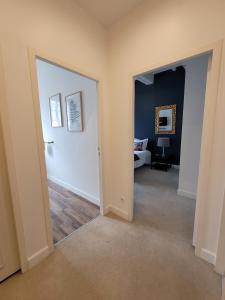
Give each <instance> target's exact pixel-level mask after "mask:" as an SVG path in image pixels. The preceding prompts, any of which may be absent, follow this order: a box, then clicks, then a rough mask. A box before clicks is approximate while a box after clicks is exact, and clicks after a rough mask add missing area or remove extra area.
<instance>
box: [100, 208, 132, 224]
mask: <svg viewBox="0 0 225 300" xmlns="http://www.w3.org/2000/svg"><path fill="white" fill-rule="evenodd" d="M109 212H112V213H114V214H115V215H117V216H119V217H120V218H122V219H124V220H126V221H129V215H128V213H127V212H126V211H124V210H122V209H120V208H117V207H115V206H113V205H108V206H106V208H105V211H104V213H105V214H107V213H109Z"/></svg>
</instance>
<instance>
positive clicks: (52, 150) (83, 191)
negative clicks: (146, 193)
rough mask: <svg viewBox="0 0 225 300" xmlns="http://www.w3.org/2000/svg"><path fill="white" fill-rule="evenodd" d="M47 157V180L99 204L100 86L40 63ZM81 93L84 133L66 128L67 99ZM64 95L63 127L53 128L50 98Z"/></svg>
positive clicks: (38, 68)
mask: <svg viewBox="0 0 225 300" xmlns="http://www.w3.org/2000/svg"><path fill="white" fill-rule="evenodd" d="M37 72H38V85H39V97H40V104H41V116H42V129H43V136H44V141H54V144H50V145H46V147H45V158H46V167H47V174H48V178H49V179H52V180H53V181H55V182H56V183H58V184H61V185H63V186H64V187H66V188H68V189H69V190H71V191H73V192H75V193H77V194H79V195H80V196H82V197H85V198H86V199H87V200H89V201H91V202H94V203H95V204H97V205H99V204H100V196H99V156H98V117H97V114H98V111H97V108H98V104H97V101H98V100H97V83H96V81H94V80H91V79H88V78H85V77H83V76H80V75H77V74H75V73H72V72H70V71H68V70H65V69H63V68H60V67H57V66H55V65H52V64H49V63H46V62H44V61H42V60H37ZM78 91H82V108H83V124H84V131H82V132H69V131H68V129H67V119H66V103H65V96H67V95H70V94H72V93H75V92H78ZM58 93H61V97H62V99H61V103H62V114H63V127H61V128H52V127H51V119H50V112H49V97H50V96H52V95H55V94H58Z"/></svg>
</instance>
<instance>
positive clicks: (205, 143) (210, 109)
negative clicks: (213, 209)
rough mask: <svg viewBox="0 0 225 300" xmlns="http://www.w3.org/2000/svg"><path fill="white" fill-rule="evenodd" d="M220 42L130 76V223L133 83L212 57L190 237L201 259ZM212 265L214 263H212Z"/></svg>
mask: <svg viewBox="0 0 225 300" xmlns="http://www.w3.org/2000/svg"><path fill="white" fill-rule="evenodd" d="M222 47H223V40H219V41H217V42H215V43H212V44H210V45H207V46H205V47H202V48H200V49H195V50H192V51H190V52H187V53H183V55H180V56H175V57H170V58H169V59H167V60H166V61H162V62H158V63H156V64H154V65H150V66H147V67H145V68H143V69H142V70H138V71H134V72H132V73H131V74H130V75H129V99H131V101H130V108H129V116H130V118H129V120H130V123H129V132H130V137H129V149H128V151H129V152H128V153H129V160H128V163H129V166H128V172H129V199H131V200H130V201H129V203H128V218H129V220H132V219H133V214H134V197H133V194H134V159H133V141H134V112H135V90H134V80H135V77H137V76H139V75H143V74H145V73H149V72H154V71H156V70H160V69H161V68H162V67H169V66H171V65H173V64H177V63H182V62H183V61H185V60H188V59H191V58H195V57H198V56H201V55H204V54H212V59H211V62H210V65H209V66H208V71H209V70H210V74H209V72H208V76H207V83H206V94H205V108H204V118H203V128H202V141H201V151H200V164H199V180H198V189H197V198H196V210H195V225H194V233H193V244H194V245H195V255H196V256H199V257H203V253H202V248H203V247H202V246H203V238H204V228H205V225H206V224H207V219H206V216H205V215H204V207H205V200H204V199H206V196H207V190H208V186H209V180H210V174H209V172H207V170H208V167H209V166H208V165H209V163H208V162H209V161H211V157H212V152H213V140H214V128H213V126H212V125H211V124H215V116H216V106H217V98H218V89H219V79H220V69H221V57H222ZM214 263H215V262H214Z"/></svg>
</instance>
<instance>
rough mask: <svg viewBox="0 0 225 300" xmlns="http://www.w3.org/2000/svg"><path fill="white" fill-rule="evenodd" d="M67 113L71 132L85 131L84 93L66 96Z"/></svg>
mask: <svg viewBox="0 0 225 300" xmlns="http://www.w3.org/2000/svg"><path fill="white" fill-rule="evenodd" d="M66 113H67V124H68V130H69V131H83V116H82V92H77V93H74V94H72V95H68V96H66Z"/></svg>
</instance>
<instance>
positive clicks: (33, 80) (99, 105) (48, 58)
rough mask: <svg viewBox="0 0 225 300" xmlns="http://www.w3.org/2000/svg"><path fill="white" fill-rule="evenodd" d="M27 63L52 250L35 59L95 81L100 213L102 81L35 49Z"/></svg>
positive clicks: (101, 185) (47, 231)
mask: <svg viewBox="0 0 225 300" xmlns="http://www.w3.org/2000/svg"><path fill="white" fill-rule="evenodd" d="M28 55H29V65H30V76H31V85H32V87H31V88H32V98H33V105H34V115H35V125H36V141H37V146H38V157H39V166H40V173H41V186H42V200H43V206H44V213H45V228H46V235H47V241H48V247H49V249H50V252H52V251H54V243H53V237H52V223H51V214H50V206H49V195H48V183H47V170H46V163H45V154H44V145H43V131H42V123H41V111H40V101H39V89H38V77H37V67H36V60H37V59H40V60H42V61H45V62H47V63H50V64H53V65H55V66H58V67H60V68H63V69H65V70H68V71H71V72H73V73H76V74H78V75H81V76H84V77H86V78H89V79H92V80H94V81H95V82H96V83H97V119H98V151H99V192H100V193H99V194H100V213H101V214H102V215H104V214H105V212H106V210H105V203H104V200H103V199H104V198H103V155H102V154H103V134H102V131H103V126H102V111H103V109H102V94H103V91H102V81H101V80H100V79H99V78H98V76H96V75H95V74H90V73H87V72H86V71H83V70H80V69H79V68H77V67H76V66H73V65H70V64H68V63H66V62H62V61H60V60H59V59H57V58H55V57H52V56H50V55H48V54H46V53H43V52H41V51H38V50H36V49H31V48H29V49H28Z"/></svg>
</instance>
